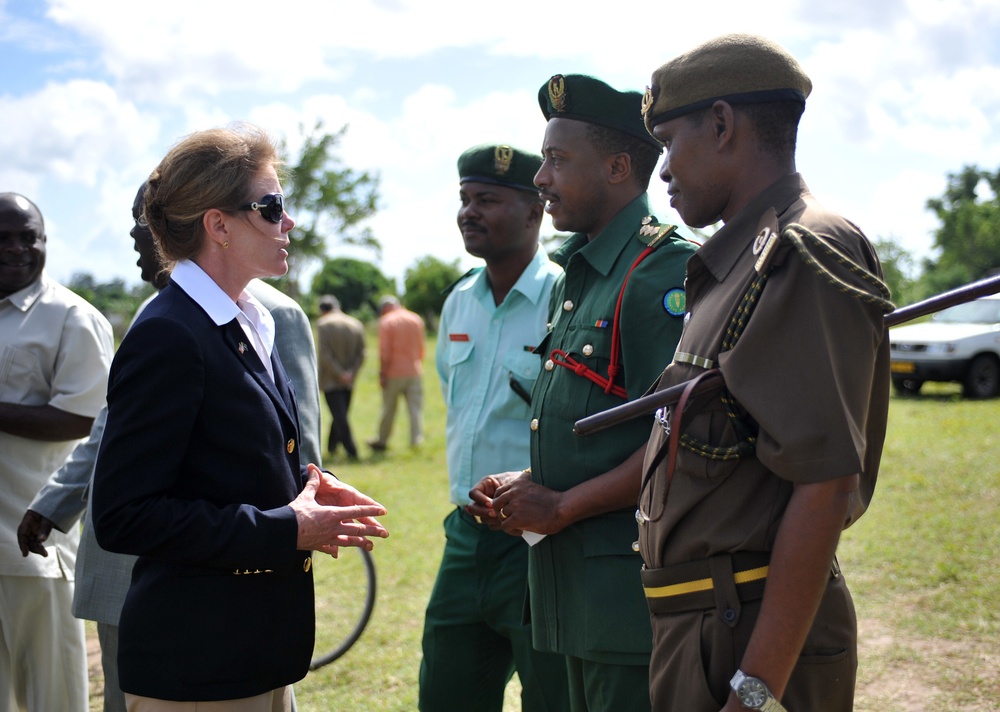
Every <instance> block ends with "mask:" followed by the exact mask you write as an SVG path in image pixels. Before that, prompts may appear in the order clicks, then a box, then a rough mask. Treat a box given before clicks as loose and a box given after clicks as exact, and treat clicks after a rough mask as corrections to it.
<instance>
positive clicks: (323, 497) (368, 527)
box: [289, 464, 389, 558]
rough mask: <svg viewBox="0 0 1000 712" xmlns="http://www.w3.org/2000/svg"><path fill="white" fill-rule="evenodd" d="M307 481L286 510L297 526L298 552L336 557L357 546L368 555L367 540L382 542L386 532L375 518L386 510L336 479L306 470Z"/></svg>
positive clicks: (310, 469)
mask: <svg viewBox="0 0 1000 712" xmlns="http://www.w3.org/2000/svg"><path fill="white" fill-rule="evenodd" d="M308 471H309V480H308V481H307V482H306V486H305V488H304V489H303V490H302V492H301V493H299V496H298V497H296V498H295V499H294V500H293V501H292V502H291V503H290V504H289V506H290V507H291V508H292V511H294V512H295V519H296V521H297V522H298V525H299V534H298V540H297V548H298V549H300V550H302V551H310V550H312V551H322V552H324V553H327V554H330V555H331V556H333V557H334V558H336V557H337V554H338V553H339V549H340V547H342V546H358V547H361V548H362V549H365V550H367V551H371V550H372V547H373V546H374V542H372V541H371V540H370V539H369V537H378V538H380V539H385V538H386V537H387V536H389V532H388V531H386V528H385V527H383V526H382V525H381V524H380V523H379V522H378V520H377V519H375V517H379V516H382V515H384V514H385V513H386V509H385V507H383V506H382V505H381V504H379V503H378V502H376V501H375V500H373V499H372V498H371V497H369V496H368V495H365V494H362V493H361V492H359V491H358V490H356V489H354V488H353V487H351V486H350V485H348V484H345V483H344V482H341V481H340V480H338V479H337V478H336V477H333V476H332V475H329V474H327V473H326V472H323V471H322V470H320V469H319V468H318V467H316V465H313V464H310V465H309V466H308Z"/></svg>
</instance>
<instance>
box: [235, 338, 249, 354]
mask: <svg viewBox="0 0 1000 712" xmlns="http://www.w3.org/2000/svg"><path fill="white" fill-rule="evenodd" d="M237 348H239V350H240V354H243V352H244V351H246V350H247V345H246V344H245V343H243V342H242V341H241V342H240V343H239V346H238V347H237Z"/></svg>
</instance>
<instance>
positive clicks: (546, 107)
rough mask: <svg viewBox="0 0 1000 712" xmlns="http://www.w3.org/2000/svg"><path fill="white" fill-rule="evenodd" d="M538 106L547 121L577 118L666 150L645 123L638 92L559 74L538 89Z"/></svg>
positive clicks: (584, 75)
mask: <svg viewBox="0 0 1000 712" xmlns="http://www.w3.org/2000/svg"><path fill="white" fill-rule="evenodd" d="M538 105H539V106H540V107H541V109H542V114H544V115H545V120H546V121H548V120H549V119H553V118H561V119H575V120H576V121H585V122H587V123H589V124H597V125H598V126H607V127H608V128H612V129H617V130H619V131H621V132H623V133H626V134H628V135H630V136H634V137H636V138H640V139H642V140H643V141H645V142H646V143H648V144H650V145H651V146H654V147H655V148H656V149H657V150H660V149H662V148H663V146H661V145H660V142H659V141H657V140H656V139H651V137H650V135H649V133H648V132H647V131H646V127H645V126H644V125H643V123H642V111H641V109H642V94H640V93H639V92H637V91H618V90H617V89H615V88H613V87H611V86H609V85H608V84H605V83H604V82H602V81H601V80H600V79H597V78H595V77H591V76H588V75H586V74H556V75H554V76H553V77H552V78H550V79H549V80H548V81H547V82H545V84H543V85H542V86H541V88H540V89H539V90H538Z"/></svg>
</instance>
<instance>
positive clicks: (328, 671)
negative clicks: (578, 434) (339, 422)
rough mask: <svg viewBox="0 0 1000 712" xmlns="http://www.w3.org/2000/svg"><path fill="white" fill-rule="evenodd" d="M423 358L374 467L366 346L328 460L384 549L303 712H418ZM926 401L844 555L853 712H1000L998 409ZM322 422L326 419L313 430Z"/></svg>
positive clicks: (429, 438) (332, 597)
mask: <svg viewBox="0 0 1000 712" xmlns="http://www.w3.org/2000/svg"><path fill="white" fill-rule="evenodd" d="M433 346H434V344H433V342H432V341H431V342H429V343H428V356H427V361H426V369H425V379H424V390H425V408H424V422H425V429H426V441H425V442H424V444H423V445H422V447H421V448H420V449H419V450H411V449H410V448H409V445H408V437H407V432H408V425H407V421H406V412H405V408H402V407H401V408H400V411H399V413H398V415H397V421H396V428H395V430H394V432H393V436H392V439H391V440H390V448H389V451H388V452H387V453H385V454H384V455H376V456H372V455H371V453H370V451H369V449H368V448H367V447H366V446H365V445H364V444H363V442H364V440H366V439H367V438H370V437H372V436H373V435H374V432H375V427H376V423H377V419H378V413H379V408H380V403H381V395H380V392H379V388H378V383H377V370H378V369H377V361H376V359H377V356H376V354H377V349H376V348H375V347H376V344H375V343H374V341H371V342H370V344H369V347H370V348H369V354H370V355H369V358H368V361H367V362H366V364H365V366H364V369H363V371H362V374H361V378H360V382H359V383H358V385H357V387H356V390H355V394H354V400H353V402H352V405H351V422H352V426H353V428H354V434H355V439H356V440H357V441H358V442H359V444H360V445H359V447H360V450H361V452H362V461H361V462H359V463H347V462H346V461H345V460H344V459H343V454H342V453H341V455H340V457H339V458H334V459H333V460H331V461H328V462H326V463H325V465H326V466H327V467H328V468H329V469H331V470H332V471H334V472H336V473H337V474H338V475H339V476H340V477H341V478H342V479H344V480H346V481H348V482H350V483H351V484H353V485H355V486H357V487H358V488H359V489H361V490H362V491H364V492H366V493H368V494H370V495H372V496H373V497H375V498H376V499H377V500H379V501H380V502H381V503H382V504H384V505H385V506H386V507H387V508H388V510H389V513H388V515H387V516H386V517H384V519H383V522H384V523H385V525H386V526H387V528H388V529H389V531H390V538H389V539H387V540H385V541H379V542H377V544H376V547H375V552H374V556H375V561H376V566H377V571H378V599H377V603H376V607H375V612H374V615H373V617H372V620H371V623H370V624H369V626H368V628H367V630H366V631H365V633H364V635H363V636H362V637H361V639H360V641H359V642H358V643H357V644H356V645H355V646H354V647H353V648H351V650H350V651H348V653H347V654H346V655H345V656H344V657H342V658H341V659H339V660H337V661H335V662H333V663H331V664H330V665H328V666H326V667H324V668H321V669H320V670H318V671H316V672H311V673H309V675H308V676H307V677H306V678H305V679H304V680H303V681H302V682H300V683H298V684H297V685H296V686H295V689H296V696H297V699H298V703H299V709H300V710H302V712H314V711H315V712H320V711H323V712H325V711H327V710H338V711H339V712H353V711H355V710H357V711H359V712H360V711H362V710H363V711H364V712H378V711H380V710H386V711H388V710H392V711H404V710H415V709H416V708H417V674H418V670H419V665H420V636H421V630H422V627H423V614H424V607H425V606H426V603H427V599H428V596H429V595H430V590H431V587H432V585H433V583H434V577H435V575H436V573H437V567H438V564H439V562H440V557H441V551H442V548H443V545H444V537H443V533H442V530H441V520H442V519H443V518H444V516H445V515H446V514H447V512H448V511H449V510H450V508H451V505H450V504H449V503H448V495H447V491H448V490H447V472H446V466H445V455H444V422H445V410H444V405H443V403H442V399H441V392H440V388H439V386H438V382H437V375H436V371H435V369H434V368H433ZM925 390H926V395H924V396H921V397H918V398H905V399H897V398H894V399H893V401H892V404H891V410H890V428H889V433H888V438H887V446H886V450H885V456H884V458H883V463H882V469H881V474H880V476H879V484H878V488H877V490H876V492H875V498H874V501H873V503H872V506H871V509H870V510H869V512H868V513H867V514H866V515H865V516H864V517H863V518H862V519H861V520H860V521H859V522H858V523H857V524H856V525H855V526H854V527H852V528H851V529H849V530H848V531H847V532H845V534H844V536H843V539H842V542H841V545H840V549H839V557H840V560H841V564H842V567H843V569H844V572H845V575H846V576H847V578H848V581H849V582H850V585H851V589H852V592H853V594H854V598H855V603H856V606H857V609H858V618H859V620H860V621H861V625H860V628H861V636H860V637H861V660H860V669H859V682H858V685H859V687H858V689H859V692H858V702H857V705H856V709H857V710H859V711H860V712H864V711H868V712H885V711H886V710H907V711H908V710H923V709H963V710H1000V652H998V651H1000V610H998V603H1000V573H998V569H1000V529H998V522H1000V446H998V444H997V443H998V436H997V433H998V429H1000V428H998V425H1000V400H992V401H967V400H963V399H961V398H960V397H959V396H958V391H957V388H956V387H951V386H947V385H940V386H937V385H935V384H928V385H927V386H925ZM328 417H329V416H328V413H326V412H325V407H324V423H327V422H328ZM317 558H319V559H320V560H319V561H317V563H316V571H317V609H318V621H319V624H318V627H319V628H320V632H319V634H318V635H320V637H321V638H322V636H323V635H324V634H325V633H324V631H328V632H329V631H332V633H331V635H333V636H336V635H338V634H343V633H344V632H345V629H344V626H343V621H344V620H348V619H351V618H352V615H353V611H350V610H349V612H348V613H346V614H345V613H343V611H344V610H345V609H349V608H350V606H351V605H354V606H357V594H356V592H357V591H360V590H361V588H362V586H363V580H362V574H361V570H360V567H359V565H358V564H359V560H360V557H358V556H357V555H356V554H355V553H354V552H344V553H342V555H341V558H340V559H339V560H337V561H334V560H331V559H328V558H325V557H317ZM351 600H353V601H354V602H353V603H350V602H349V601H351ZM338 621H339V623H338ZM338 625H339V626H340V627H339V628H338ZM321 647H323V648H324V649H325V647H332V643H330V644H328V643H321ZM319 651H320V649H319V648H318V650H317V652H319ZM517 690H518V687H517V680H516V678H515V680H514V681H513V682H512V684H511V685H510V686H509V687H508V695H507V701H506V704H505V707H504V710H505V712H513V711H515V710H518V709H519V704H518V702H517ZM94 709H97V708H96V707H95V708H94Z"/></svg>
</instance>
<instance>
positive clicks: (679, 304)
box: [663, 287, 687, 316]
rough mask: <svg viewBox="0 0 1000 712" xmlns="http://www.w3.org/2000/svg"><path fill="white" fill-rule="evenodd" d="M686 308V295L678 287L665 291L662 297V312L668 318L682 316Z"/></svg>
mask: <svg viewBox="0 0 1000 712" xmlns="http://www.w3.org/2000/svg"><path fill="white" fill-rule="evenodd" d="M686 307H687V294H686V293H685V292H684V290H683V289H681V288H680V287H676V288H674V289H671V290H669V291H667V293H666V294H664V295H663V310H664V311H665V312H667V314H669V315H670V316H684V310H685V308H686Z"/></svg>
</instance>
